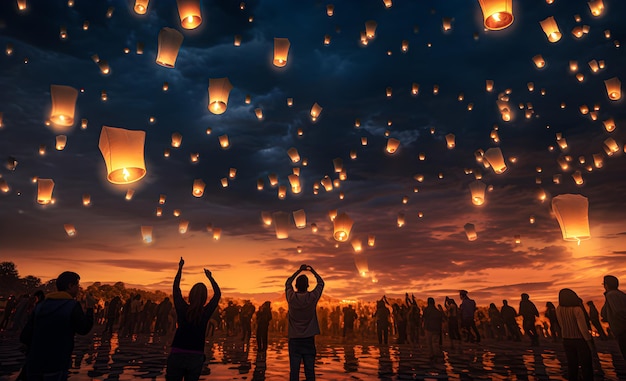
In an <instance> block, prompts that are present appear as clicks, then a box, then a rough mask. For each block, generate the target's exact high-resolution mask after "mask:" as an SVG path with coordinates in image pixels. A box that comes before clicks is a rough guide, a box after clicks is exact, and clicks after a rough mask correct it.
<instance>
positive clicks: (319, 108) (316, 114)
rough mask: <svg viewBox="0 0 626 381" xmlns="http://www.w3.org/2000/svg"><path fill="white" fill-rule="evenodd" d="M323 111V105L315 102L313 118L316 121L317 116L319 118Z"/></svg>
mask: <svg viewBox="0 0 626 381" xmlns="http://www.w3.org/2000/svg"><path fill="white" fill-rule="evenodd" d="M321 113H322V106H320V105H319V104H317V102H315V103H314V104H313V106H312V107H311V120H312V121H313V122H315V121H316V120H317V118H319V116H320V114H321Z"/></svg>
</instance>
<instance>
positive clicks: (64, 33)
mask: <svg viewBox="0 0 626 381" xmlns="http://www.w3.org/2000/svg"><path fill="white" fill-rule="evenodd" d="M59 38H60V39H61V40H67V27H66V26H65V25H61V27H60V28H59Z"/></svg>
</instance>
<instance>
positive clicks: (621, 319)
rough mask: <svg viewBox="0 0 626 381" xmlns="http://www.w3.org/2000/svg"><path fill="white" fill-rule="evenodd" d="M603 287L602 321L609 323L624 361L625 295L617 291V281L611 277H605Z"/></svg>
mask: <svg viewBox="0 0 626 381" xmlns="http://www.w3.org/2000/svg"><path fill="white" fill-rule="evenodd" d="M603 285H604V291H605V292H604V298H605V302H604V306H602V312H601V315H602V319H603V320H604V321H608V322H609V327H610V328H611V332H612V333H613V336H615V338H616V339H617V344H618V345H619V349H620V351H621V352H622V358H624V359H625V360H626V294H624V293H623V292H622V291H621V290H619V289H618V287H619V279H617V278H616V277H615V276H613V275H606V276H605V277H604V282H603Z"/></svg>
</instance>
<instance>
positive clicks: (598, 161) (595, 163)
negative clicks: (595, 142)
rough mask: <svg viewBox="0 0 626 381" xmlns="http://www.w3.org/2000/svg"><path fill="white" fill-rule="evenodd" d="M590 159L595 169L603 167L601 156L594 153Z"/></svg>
mask: <svg viewBox="0 0 626 381" xmlns="http://www.w3.org/2000/svg"><path fill="white" fill-rule="evenodd" d="M591 157H592V158H593V166H594V167H596V168H602V166H603V165H604V157H603V156H602V154H600V153H594V154H593V155H591Z"/></svg>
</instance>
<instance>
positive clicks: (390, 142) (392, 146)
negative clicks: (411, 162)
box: [385, 138, 400, 154]
mask: <svg viewBox="0 0 626 381" xmlns="http://www.w3.org/2000/svg"><path fill="white" fill-rule="evenodd" d="M398 147H400V141H399V140H398V139H395V138H389V139H387V146H386V147H385V151H387V153H390V154H394V153H396V151H397V150H398Z"/></svg>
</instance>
